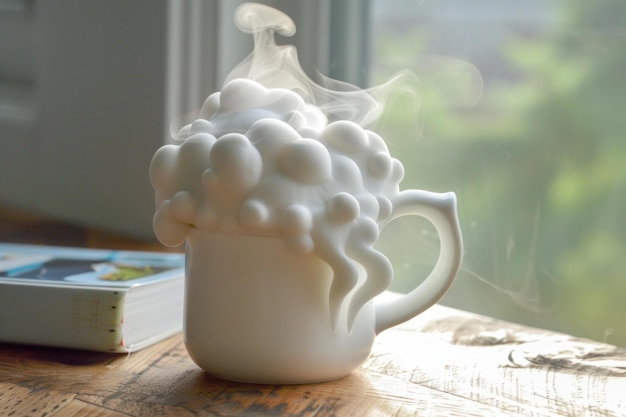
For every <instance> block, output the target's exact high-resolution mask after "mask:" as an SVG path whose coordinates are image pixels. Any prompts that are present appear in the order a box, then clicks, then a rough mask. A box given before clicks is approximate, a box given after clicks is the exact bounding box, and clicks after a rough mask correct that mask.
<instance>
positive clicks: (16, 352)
mask: <svg viewBox="0 0 626 417" xmlns="http://www.w3.org/2000/svg"><path fill="white" fill-rule="evenodd" d="M625 394H626V351H625V350H624V349H621V348H618V347H614V346H610V345H605V344H601V343H596V342H592V341H588V340H581V339H576V338H572V337H570V336H567V335H561V334H555V333H552V332H546V331H542V330H538V329H532V328H527V327H524V326H519V325H514V324H511V323H505V322H502V321H498V320H492V319H489V318H486V317H482V316H477V315H474V314H469V313H465V312H462V311H458V310H454V309H450V308H446V307H441V306H436V307H433V308H431V309H430V310H428V311H427V312H425V313H424V314H422V315H421V316H419V317H418V318H416V319H414V320H412V321H410V322H408V323H405V324H404V325H401V326H399V327H396V328H394V329H391V330H388V331H386V332H383V333H382V334H381V335H379V336H378V338H377V341H376V344H375V346H374V350H373V353H372V355H371V357H370V358H369V359H368V360H367V362H366V363H365V364H364V365H363V366H362V367H361V368H360V369H359V370H358V371H357V372H355V373H353V374H352V375H350V376H348V377H346V378H343V379H339V380H336V381H332V382H327V383H320V384H308V385H291V386H290V385H286V386H273V385H254V384H242V383H235V382H228V381H223V380H219V379H216V378H213V377H211V376H210V375H207V374H206V373H204V372H202V371H201V370H200V369H198V368H197V367H196V366H195V365H194V364H193V363H192V362H191V360H190V359H189V358H188V356H187V354H186V351H185V348H184V344H183V342H182V338H181V336H180V335H178V336H175V337H172V338H170V339H168V340H166V341H164V342H162V343H160V344H157V345H155V346H152V347H150V348H147V349H144V350H142V351H139V352H137V353H133V354H130V355H119V354H106V353H92V352H83V351H72V350H63V349H48V348H35V347H25V346H17V345H15V346H13V345H0V416H9V415H10V416H74V415H77V416H79V415H81V416H82V415H89V416H92V415H96V416H101V415H102V416H122V415H124V416H170V415H171V416H193V415H201V416H247V415H253V416H316V417H326V416H328V417H330V416H424V415H429V416H474V415H476V416H503V415H504V416H506V415H511V416H513V415H524V416H621V415H626V395H625Z"/></svg>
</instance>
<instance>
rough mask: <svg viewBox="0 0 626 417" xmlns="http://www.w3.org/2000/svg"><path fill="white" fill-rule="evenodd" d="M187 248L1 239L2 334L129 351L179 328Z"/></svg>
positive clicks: (5, 337) (11, 339)
mask: <svg viewBox="0 0 626 417" xmlns="http://www.w3.org/2000/svg"><path fill="white" fill-rule="evenodd" d="M183 281H184V255H183V254H179V253H160V252H142V251H118V250H100V249H86V248H68V247H53V246H41V245H21V244H7V243H5V244H0V341H1V342H11V343H27V344H37V345H46V346H56V347H68V348H78V349H90V350H99V351H116V352H129V351H134V350H137V349H140V348H142V347H145V346H148V345H150V344H152V343H155V342H156V341H159V340H162V339H163V338H165V337H167V336H170V335H172V334H174V333H176V332H179V331H181V329H182V309H183V285H184V282H183Z"/></svg>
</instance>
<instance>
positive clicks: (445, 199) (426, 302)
mask: <svg viewBox="0 0 626 417" xmlns="http://www.w3.org/2000/svg"><path fill="white" fill-rule="evenodd" d="M391 203H392V207H393V209H392V212H391V216H390V217H389V219H387V220H386V221H385V223H383V224H382V225H381V230H382V229H383V228H384V227H385V226H386V225H387V224H389V223H390V222H391V221H393V220H394V219H397V218H398V217H403V216H408V215H416V216H421V217H424V218H425V219H426V220H428V221H430V222H431V223H432V225H433V226H434V227H435V229H436V231H437V234H438V235H439V241H440V249H439V257H438V259H437V263H436V264H435V266H434V268H433V270H432V271H431V272H430V274H429V275H428V277H427V278H426V279H425V280H424V281H423V282H422V283H421V284H420V285H418V286H417V287H415V288H414V289H413V290H412V291H411V292H409V293H408V294H405V295H403V296H401V297H400V298H398V299H395V300H392V301H388V302H381V303H377V304H376V306H375V308H376V334H378V333H380V332H382V331H383V330H385V329H388V328H390V327H393V326H396V325H398V324H400V323H403V322H405V321H407V320H409V319H411V318H413V317H415V316H417V315H418V314H420V313H421V312H423V311H424V310H426V309H427V308H429V307H431V306H432V305H433V304H435V303H436V302H437V301H439V299H441V297H443V295H444V294H445V293H446V291H447V290H448V288H450V285H452V282H453V281H454V279H455V277H456V275H457V273H458V271H459V268H460V266H461V260H462V258H463V239H462V237H461V227H460V226H459V219H458V215H457V205H456V195H455V194H454V193H452V192H449V193H434V192H430V191H422V190H405V191H401V192H399V193H398V194H397V195H396V196H395V197H394V198H392V199H391Z"/></svg>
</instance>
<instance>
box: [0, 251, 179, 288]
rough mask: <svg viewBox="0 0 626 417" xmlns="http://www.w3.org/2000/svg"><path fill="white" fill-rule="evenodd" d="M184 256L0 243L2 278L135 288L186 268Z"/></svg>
mask: <svg viewBox="0 0 626 417" xmlns="http://www.w3.org/2000/svg"><path fill="white" fill-rule="evenodd" d="M184 262H185V259H184V255H183V254H178V253H176V254H174V253H158V252H138V251H111V250H98V249H83V248H64V247H51V246H38V245H18V244H0V279H2V280H4V281H5V282H6V281H7V280H11V281H12V280H16V281H18V280H24V281H27V282H30V283H33V282H35V283H36V282H41V283H42V284H43V283H55V284H67V285H70V284H80V285H96V286H107V287H111V286H114V287H132V286H134V285H138V284H143V283H147V282H152V281H158V280H161V279H165V278H169V277H172V276H175V275H178V274H181V273H183V271H184Z"/></svg>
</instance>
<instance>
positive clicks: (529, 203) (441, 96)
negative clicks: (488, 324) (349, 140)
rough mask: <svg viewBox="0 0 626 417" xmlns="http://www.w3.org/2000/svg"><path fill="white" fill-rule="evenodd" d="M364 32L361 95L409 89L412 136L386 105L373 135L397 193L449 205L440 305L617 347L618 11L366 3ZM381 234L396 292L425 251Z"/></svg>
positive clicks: (623, 176) (625, 268)
mask: <svg viewBox="0 0 626 417" xmlns="http://www.w3.org/2000/svg"><path fill="white" fill-rule="evenodd" d="M370 16H371V21H370V22H369V24H370V27H371V33H370V36H371V38H370V39H371V49H370V66H369V69H370V83H372V84H377V83H380V82H382V81H384V80H386V79H389V77H391V75H392V74H393V73H394V72H395V71H398V70H400V69H403V68H409V69H411V70H412V71H413V72H415V73H416V74H417V76H418V77H419V78H420V80H421V84H420V87H419V88H420V91H419V92H420V99H421V109H420V113H419V118H418V119H417V123H415V112H413V111H407V106H406V101H403V100H402V98H401V97H399V98H398V100H396V104H395V105H393V104H392V105H391V106H390V107H389V108H388V109H387V112H386V114H385V118H383V120H382V121H381V123H380V125H379V130H380V131H381V133H382V134H383V137H385V139H386V140H387V142H388V143H389V144H390V147H391V152H392V154H395V155H397V156H400V159H401V160H402V162H403V163H404V165H405V168H406V172H407V175H406V177H405V180H404V186H405V187H406V188H422V189H431V190H435V191H446V190H453V191H455V192H456V193H457V196H458V198H459V209H460V216H461V222H462V228H463V232H464V240H465V246H466V255H465V260H464V266H463V269H462V272H461V274H460V276H459V278H458V280H457V282H456V283H455V285H454V286H453V288H452V290H451V291H450V292H449V294H448V295H447V296H446V298H444V300H443V303H444V304H448V305H452V306H455V307H460V308H463V309H467V310H471V311H475V312H479V313H485V314H488V315H491V316H496V317H500V318H505V319H509V320H513V321H518V322H523V323H527V324H531V325H536V326H540V327H546V328H552V329H556V330H560V331H564V332H568V333H573V334H576V335H580V336H584V337H590V338H593V339H597V340H606V341H607V342H609V343H614V344H621V345H626V324H625V323H624V320H623V318H624V317H625V316H626V307H625V306H626V304H625V303H624V302H623V298H624V295H626V257H625V256H624V255H625V254H626V216H625V215H624V213H626V118H625V117H624V109H626V83H624V80H623V77H624V74H626V58H625V57H626V34H625V32H624V30H623V22H624V21H625V19H626V3H624V2H623V1H620V0H601V1H595V2H588V1H584V0H580V1H579V0H576V1H566V0H550V1H544V0H533V1H523V2H520V1H515V0H507V1H501V0H500V1H496V0H472V1H464V0H432V1H419V2H416V1H410V0H407V1H393V2H389V1H384V0H372V1H371V13H370ZM479 73H480V76H479V75H478V74H479ZM479 91H482V95H481V96H479V94H478V93H479ZM415 127H417V129H415ZM392 227H393V230H390V231H388V232H387V233H386V237H385V242H383V243H384V246H385V247H388V248H390V249H385V250H386V251H387V252H389V250H391V251H392V252H393V254H394V259H393V262H394V264H395V265H400V266H399V267H398V266H396V274H397V276H398V280H397V281H396V284H395V288H396V289H400V290H402V289H406V288H408V287H409V286H410V284H409V283H408V282H409V280H410V279H411V277H412V276H414V275H415V274H424V273H425V272H424V270H427V269H428V268H430V265H429V264H428V260H429V259H432V257H433V255H432V253H433V252H435V253H436V251H437V239H436V236H435V235H434V234H433V232H432V231H431V230H430V229H429V228H428V225H416V224H414V222H413V223H411V222H410V219H409V220H407V222H406V224H394V225H392V226H390V228H392ZM390 235H393V239H390ZM416 245H417V246H418V249H417V250H416V249H415V246H416Z"/></svg>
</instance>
